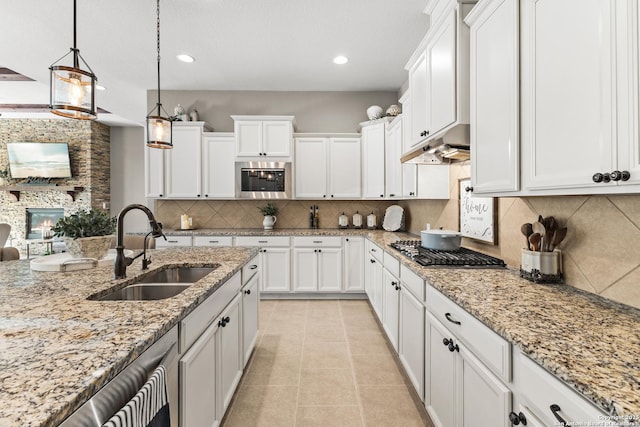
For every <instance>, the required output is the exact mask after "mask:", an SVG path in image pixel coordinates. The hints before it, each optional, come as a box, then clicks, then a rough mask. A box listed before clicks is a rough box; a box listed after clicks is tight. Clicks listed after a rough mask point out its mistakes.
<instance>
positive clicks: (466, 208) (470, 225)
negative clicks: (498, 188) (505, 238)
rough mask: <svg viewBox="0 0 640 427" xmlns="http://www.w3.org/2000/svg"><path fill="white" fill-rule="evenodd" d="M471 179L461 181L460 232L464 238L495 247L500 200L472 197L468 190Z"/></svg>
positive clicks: (459, 186)
mask: <svg viewBox="0 0 640 427" xmlns="http://www.w3.org/2000/svg"><path fill="white" fill-rule="evenodd" d="M469 187H471V179H470V178H464V179H461V180H459V185H458V188H459V194H460V200H459V201H460V232H461V233H462V235H463V236H464V237H468V238H470V239H475V240H480V241H482V242H486V243H490V244H492V245H495V244H497V243H498V233H497V226H496V225H497V223H498V199H496V198H495V197H477V196H472V193H471V192H470V191H467V190H466V189H467V188H469Z"/></svg>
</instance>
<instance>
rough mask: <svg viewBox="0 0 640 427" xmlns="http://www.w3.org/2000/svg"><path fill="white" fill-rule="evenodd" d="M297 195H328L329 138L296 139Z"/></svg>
mask: <svg viewBox="0 0 640 427" xmlns="http://www.w3.org/2000/svg"><path fill="white" fill-rule="evenodd" d="M295 157H296V161H295V168H296V197H301V198H323V197H326V196H327V169H328V165H327V139H326V138H297V139H296V154H295Z"/></svg>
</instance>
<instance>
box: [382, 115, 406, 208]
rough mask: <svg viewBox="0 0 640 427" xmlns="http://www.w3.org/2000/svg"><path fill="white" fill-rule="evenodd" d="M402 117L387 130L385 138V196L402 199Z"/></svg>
mask: <svg viewBox="0 0 640 427" xmlns="http://www.w3.org/2000/svg"><path fill="white" fill-rule="evenodd" d="M401 155H402V116H398V117H396V118H395V119H394V120H393V121H392V122H391V123H389V125H388V126H387V129H386V137H385V195H386V196H387V198H390V199H393V198H401V197H402V196H403V194H402V193H403V192H402V174H403V170H402V163H400V157H401Z"/></svg>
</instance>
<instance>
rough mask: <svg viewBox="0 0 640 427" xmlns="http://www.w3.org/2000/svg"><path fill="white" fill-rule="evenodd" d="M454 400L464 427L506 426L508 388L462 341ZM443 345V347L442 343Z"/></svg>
mask: <svg viewBox="0 0 640 427" xmlns="http://www.w3.org/2000/svg"><path fill="white" fill-rule="evenodd" d="M457 344H458V346H459V349H460V352H459V360H460V362H459V363H460V370H459V384H460V395H459V396H458V398H457V401H458V402H459V403H460V404H461V406H462V408H461V409H462V414H461V415H462V425H463V426H464V427H509V426H511V422H510V421H509V412H511V391H510V390H509V389H508V388H507V387H506V386H505V385H503V384H502V383H501V382H500V380H499V379H498V378H497V377H496V376H495V375H494V374H492V373H491V371H489V370H488V369H487V368H485V367H484V365H482V363H481V362H480V361H479V360H478V359H476V358H475V357H474V356H473V354H471V352H470V351H469V350H468V349H467V348H466V347H465V346H463V345H462V344H460V343H459V342H458V343H457ZM443 348H444V346H443Z"/></svg>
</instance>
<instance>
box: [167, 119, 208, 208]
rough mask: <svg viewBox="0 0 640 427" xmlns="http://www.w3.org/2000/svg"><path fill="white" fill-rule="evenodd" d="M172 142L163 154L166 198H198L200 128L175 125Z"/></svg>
mask: <svg viewBox="0 0 640 427" xmlns="http://www.w3.org/2000/svg"><path fill="white" fill-rule="evenodd" d="M172 140H173V148H172V149H170V150H166V151H167V153H166V154H165V178H166V183H165V184H166V190H167V194H166V196H167V197H175V198H183V197H188V198H195V197H200V194H201V187H200V183H201V172H200V164H201V155H200V149H201V144H202V127H201V126H177V125H175V126H173V136H172Z"/></svg>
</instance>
